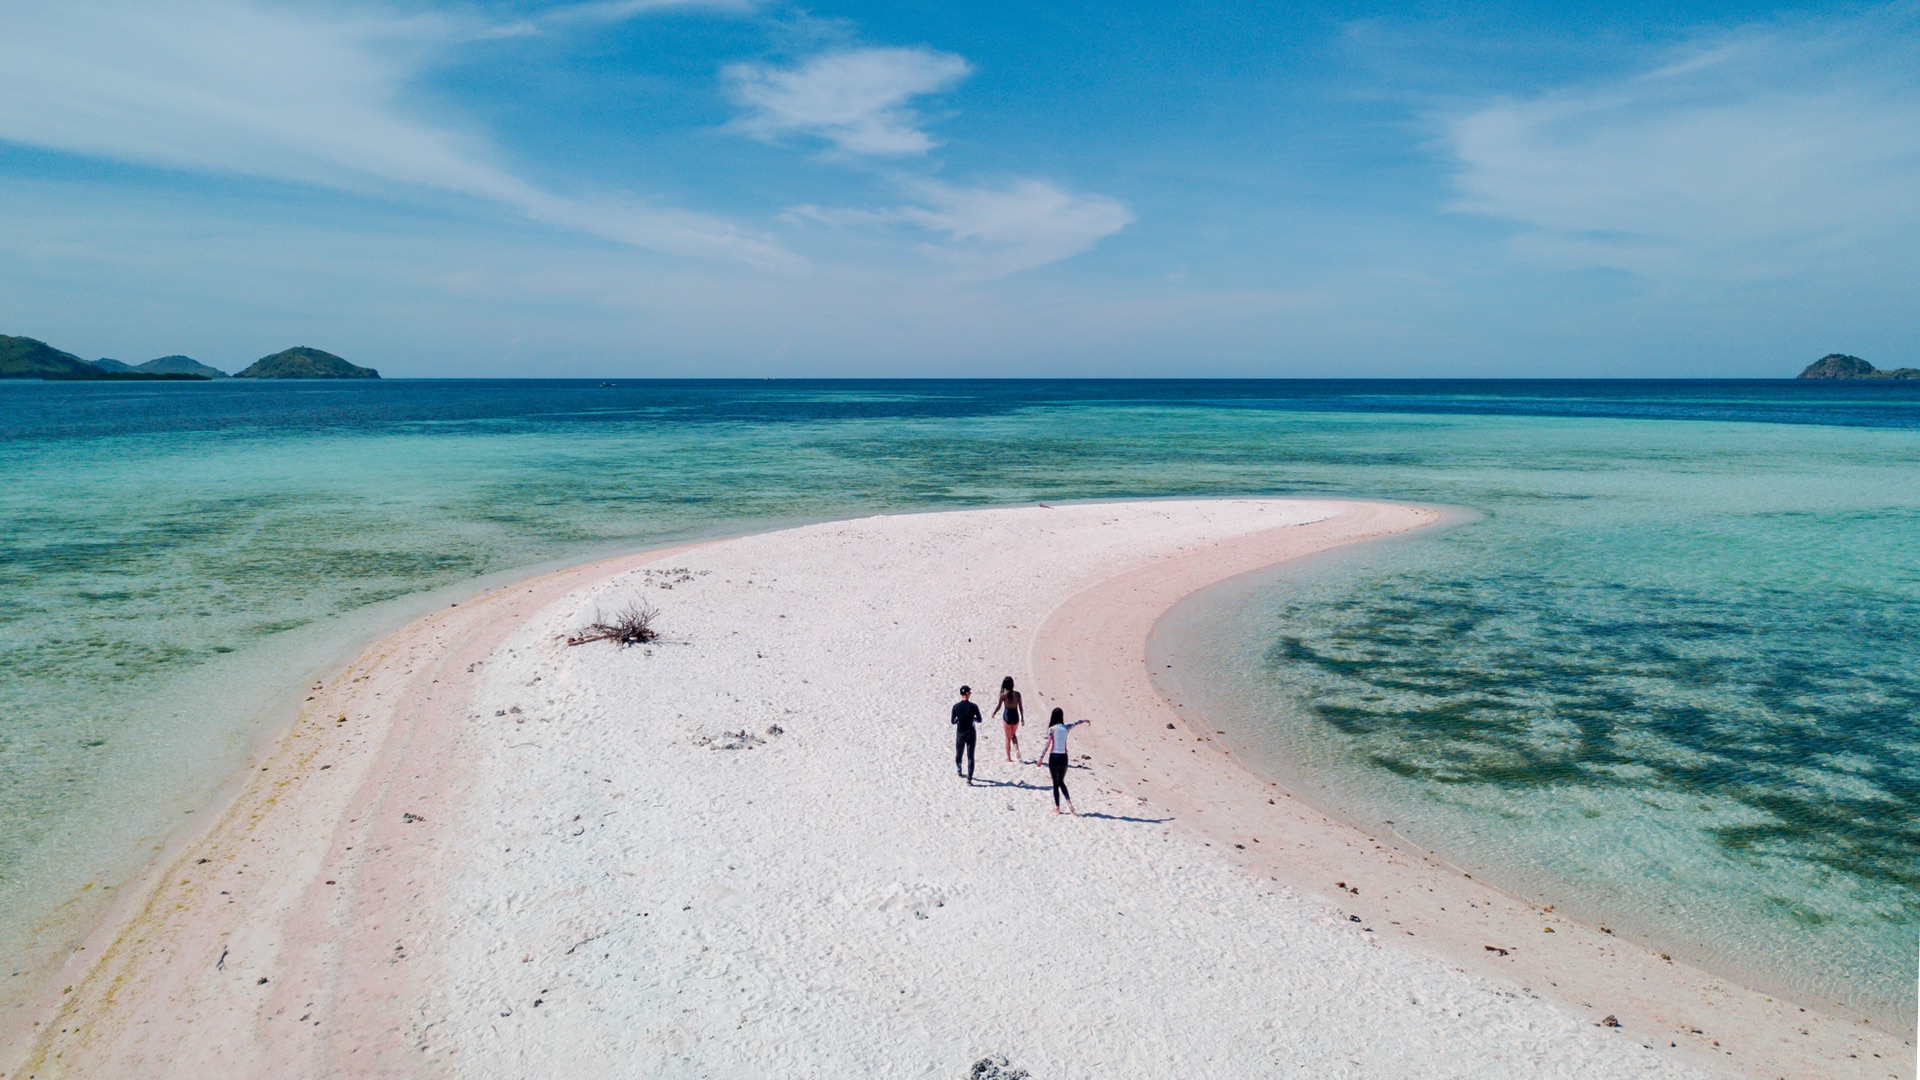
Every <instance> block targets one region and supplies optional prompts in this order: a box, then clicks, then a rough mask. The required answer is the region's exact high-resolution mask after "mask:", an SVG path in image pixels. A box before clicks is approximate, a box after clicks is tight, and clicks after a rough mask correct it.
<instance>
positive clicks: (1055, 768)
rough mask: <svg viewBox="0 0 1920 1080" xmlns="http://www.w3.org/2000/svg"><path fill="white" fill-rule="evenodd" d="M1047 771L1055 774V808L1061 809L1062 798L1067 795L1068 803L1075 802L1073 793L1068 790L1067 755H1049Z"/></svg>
mask: <svg viewBox="0 0 1920 1080" xmlns="http://www.w3.org/2000/svg"><path fill="white" fill-rule="evenodd" d="M1047 771H1048V772H1050V773H1052V774H1053V808H1054V809H1055V810H1058V809H1060V796H1062V795H1065V796H1066V797H1067V801H1068V802H1072V801H1073V793H1072V792H1070V791H1068V790H1067V755H1065V754H1048V755H1047Z"/></svg>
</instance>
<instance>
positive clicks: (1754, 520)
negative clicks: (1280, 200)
mask: <svg viewBox="0 0 1920 1080" xmlns="http://www.w3.org/2000/svg"><path fill="white" fill-rule="evenodd" d="M0 470H3V474H4V476H5V477H6V481H7V482H6V484H5V485H4V488H0V518H3V519H4V521H5V522H6V528H5V530H4V531H3V532H0V703H3V706H4V707H0V959H4V961H5V962H6V964H7V965H9V966H8V967H7V968H6V970H7V971H9V972H21V973H23V974H31V973H32V972H33V971H35V970H39V969H41V968H43V967H44V966H45V965H47V964H49V963H52V962H54V961H56V960H57V959H58V958H59V957H60V956H61V955H62V951H63V950H64V949H66V948H68V947H70V944H71V942H72V940H73V935H74V933H75V932H76V930H77V929H78V928H79V927H81V926H83V925H84V924H85V922H86V920H87V919H88V918H89V917H91V915H92V914H93V913H95V912H97V911H98V910H99V909H100V906H101V905H102V904H103V903H104V902H105V899H104V898H109V897H110V896H111V894H112V892H113V890H114V889H115V888H117V887H119V886H121V885H123V884H124V883H125V882H126V881H127V880H128V879H129V878H130V877H131V876H132V875H133V874H134V873H136V872H137V871H138V869H139V868H140V867H141V866H142V864H143V862H144V860H146V859H148V858H150V857H151V852H152V851H154V850H155V849H156V846H157V845H159V844H161V843H162V842H163V841H164V840H165V838H167V837H168V836H169V835H172V834H174V833H175V832H177V831H178V830H179V829H180V828H181V827H182V824H183V823H191V821H192V815H194V814H195V813H200V812H203V811H204V810H205V809H206V807H207V805H208V802H209V799H210V798H211V795H212V793H213V792H214V790H215V789H216V788H217V786H218V785H219V784H220V783H221V782H222V781H223V780H224V779H225V778H227V777H229V776H230V775H231V774H232V773H233V771H234V770H235V769H236V768H237V766H238V764H239V763H240V762H241V761H242V760H243V759H244V758H245V755H246V754H247V753H248V751H249V750H250V749H251V748H252V747H253V746H254V745H256V743H257V741H258V740H259V739H260V738H261V737H263V735H269V734H271V733H272V731H273V730H274V729H275V724H276V723H278V722H282V721H283V720H284V718H285V716H286V715H287V710H288V709H290V708H291V705H292V703H293V701H294V699H295V696H296V692H297V688H298V687H299V686H300V685H302V683H303V682H304V680H306V679H309V678H310V677H311V676H312V675H313V674H314V673H315V672H316V671H318V670H320V669H321V668H323V667H324V666H325V665H326V664H327V663H328V662H330V661H334V660H338V659H340V658H341V656H342V654H343V652H345V651H346V650H349V649H350V648H351V647H352V645H353V643H354V642H356V641H358V640H360V639H362V638H364V637H365V636H366V635H367V634H370V633H374V632H378V631H380V630H383V629H386V628H389V627H392V626H394V625H396V624H398V623H399V622H400V621H402V620H404V619H405V618H406V617H408V616H409V615H411V614H413V613H415V612H418V611H421V610H425V609H426V608H427V607H429V606H432V605H434V604H437V603H440V602H442V601H443V600H444V598H445V597H446V596H449V595H457V594H458V593H459V592H460V591H462V590H470V589H472V588H473V587H474V583H475V582H476V581H481V580H498V579H500V578H501V577H503V576H506V575H510V574H513V573H516V572H522V571H525V570H527V569H529V568H533V567H538V566H543V565H552V564H555V563H558V562H563V561H568V560H577V559H583V558H587V557H590V556H594V555H598V554H603V553H608V552H612V551H617V550H623V549H628V548H633V547H638V546H643V545H650V544H657V543H663V542H667V541H671V540H674V539H678V538H684V537H690V536H701V535H716V534H728V533H739V532H747V531H754V530H758V529H762V528H768V527H773V526H778V525H783V524H789V523H795V522H802V521H814V520H823V519H830V518H837V517H843V516H850V515H864V514H870V513H874V512H877V511H899V510H910V509H923V508H924V509H936V508H955V507H973V506H997V505H1006V504H1013V503H1021V502H1028V501H1037V500H1046V501H1058V500H1070V499H1117V498H1132V497H1152V496H1210V495H1268V494H1271V495H1292V494H1341V495H1354V496H1363V497H1369V498H1382V499H1409V500H1415V501H1420V502H1427V503H1436V504H1444V505H1447V506H1451V507H1458V508H1461V509H1462V510H1463V511H1465V513H1463V514H1462V515H1461V516H1460V520H1459V523H1457V524H1455V525H1453V526H1451V527H1449V528H1446V529H1442V530H1437V531H1431V532H1428V533H1423V534H1419V535H1416V536H1413V537H1409V538H1405V539H1401V540H1396V541H1392V542H1389V543H1386V544H1381V545H1376V546H1373V547H1371V548H1368V549H1365V550H1362V551H1357V552H1352V553H1348V554H1345V555H1341V556H1337V557H1333V558H1329V559H1323V560H1318V561H1316V562H1314V563H1312V564H1311V565H1307V566H1303V567H1296V568H1291V569H1288V570H1285V571H1283V572H1279V573H1274V574H1269V575H1265V576H1260V577H1257V578H1253V579H1247V580H1245V581H1242V582H1237V583H1235V584H1234V585H1233V586H1231V587H1228V588H1226V589H1224V590H1222V591H1220V592H1219V594H1218V595H1210V596H1207V597H1201V598H1196V601H1195V602H1194V604H1193V605H1189V606H1187V607H1186V608H1183V612H1185V616H1184V617H1185V619H1186V622H1185V623H1183V629H1182V630H1181V632H1180V633H1178V634H1170V635H1169V637H1168V640H1167V641H1165V642H1161V643H1158V644H1157V645H1156V647H1157V648H1167V649H1174V650H1182V652H1181V655H1182V656H1183V657H1185V658H1189V659H1191V661H1192V663H1191V664H1190V665H1183V666H1182V670H1183V671H1187V672H1188V677H1190V678H1198V679H1200V680H1201V681H1202V682H1203V683H1204V684H1205V685H1204V686H1199V687H1189V688H1187V689H1190V690H1193V691H1194V692H1195V693H1196V694H1197V695H1204V696H1205V697H1206V699H1207V700H1208V701H1209V702H1210V703H1211V706H1212V707H1213V708H1214V709H1216V710H1217V712H1218V713H1219V714H1220V715H1221V716H1222V717H1224V718H1227V719H1225V720H1223V723H1232V724H1233V725H1234V728H1233V731H1234V735H1233V737H1232V739H1231V740H1230V741H1233V742H1235V743H1236V744H1237V745H1238V747H1239V748H1240V749H1242V750H1243V752H1244V753H1246V754H1247V756H1248V760H1249V761H1251V762H1253V763H1255V764H1256V766H1257V767H1263V768H1271V769H1272V770H1273V771H1275V772H1276V773H1283V774H1285V775H1286V776H1287V777H1288V779H1289V780H1290V781H1292V782H1294V783H1298V784H1300V785H1301V786H1302V787H1303V788H1305V789H1306V790H1308V791H1309V792H1311V793H1312V795H1313V796H1314V797H1315V798H1318V799H1320V800H1321V801H1323V802H1324V803H1325V804H1327V805H1328V806H1330V807H1331V808H1333V809H1335V810H1338V811H1340V812H1343V813H1347V814H1350V815H1352V816H1354V817H1355V818H1357V819H1360V820H1364V821H1367V822H1369V823H1373V822H1376V821H1378V822H1388V821H1391V822H1393V825H1392V826H1391V827H1392V828H1394V829H1395V830H1396V831H1398V832H1400V833H1401V834H1403V835H1404V836H1406V837H1407V838H1408V839H1409V840H1411V841H1413V842H1416V843H1419V844H1421V845H1423V846H1426V847H1429V848H1432V849H1434V850H1436V851H1439V852H1440V853H1442V854H1443V855H1446V856H1447V857H1449V858H1453V859H1455V860H1456V861H1458V862H1460V863H1462V864H1463V865H1471V866H1474V867H1477V868H1479V869H1478V871H1477V872H1478V873H1484V874H1485V875H1487V876H1489V877H1491V878H1493V879H1494V880H1496V881H1499V882H1501V883H1503V884H1505V885H1507V886H1508V887H1509V888H1512V889H1513V890H1515V891H1517V892H1521V893H1523V894H1526V895H1529V896H1535V897H1538V898H1540V899H1541V900H1542V901H1543V902H1552V903H1557V904H1558V905H1560V907H1561V908H1562V910H1569V911H1574V912H1577V913H1582V914H1585V915H1586V916H1587V917H1589V918H1591V919H1594V920H1599V921H1607V922H1608V924H1609V925H1616V926H1618V927H1620V928H1621V930H1622V932H1623V933H1625V934H1626V935H1628V936H1631V937H1633V938H1635V939H1638V940H1642V941H1644V942H1646V943H1648V944H1651V945H1654V946H1656V947H1658V948H1660V949H1661V950H1662V951H1671V952H1673V953H1674V954H1675V955H1676V956H1678V957H1680V958H1682V959H1688V960H1693V961H1696V962H1699V963H1702V964H1704V965H1706V966H1708V967H1712V968H1715V969H1717V970H1722V971H1726V972H1729V973H1732V974H1734V975H1736V976H1737V977H1740V978H1745V979H1748V980H1750V981H1753V982H1755V983H1756V984H1759V985H1763V986H1766V987H1770V988H1778V989H1780V990H1781V992H1784V993H1790V994H1792V995H1794V996H1796V997H1797V998H1798V999H1799V1000H1802V1001H1804V1002H1807V1003H1809V1004H1821V1005H1826V1006H1839V1007H1840V1008H1842V1009H1844V1010H1846V1011H1849V1012H1856V1013H1860V1014H1863V1015H1867V1016H1871V1017H1873V1018H1874V1020H1875V1022H1876V1023H1889V1024H1894V1025H1904V1026H1906V1027H1911V1025H1912V1023H1913V1020H1912V1017H1913V1012H1914V986H1915V956H1916V943H1917V942H1920V383H1809V382H1793V381H1754V382H1686V381H1673V382H1624V381H1567V382H1562V381H1537V382H1535V381H1498V382H1482V381H1462V382H1453V381H1406V382H1396V381H1271V382H1269V381H1131V380H1128V381H1119V380H1116V381H1060V382H1052V381H1004V382H1002V381H857V382H837V381H821V382H808V381H778V382H774V381H765V382H735V381H724V382H722V381H716V382H698V381H691V382H689V381H673V382H650V381H625V380H616V381H615V384H614V385H601V384H600V383H599V382H596V381H400V380H394V381H380V382H366V383H360V382H337V383H336V382H305V383H255V382H238V381H223V382H215V383H191V384H182V383H164V384H138V383H114V384H105V383H96V384H88V383H37V382H10V383H0ZM1194 672H1198V673H1199V674H1197V675H1196V674H1194ZM13 977H14V978H21V977H22V976H13ZM0 997H4V994H0Z"/></svg>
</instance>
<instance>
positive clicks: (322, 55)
mask: <svg viewBox="0 0 1920 1080" xmlns="http://www.w3.org/2000/svg"><path fill="white" fill-rule="evenodd" d="M628 6H631V5H628ZM484 30H485V28H484V27H479V26H474V25H465V24H461V23H459V22H457V21H456V20H451V19H446V18H440V17H431V16H428V17H414V18H402V17H399V16H393V17H388V18H381V17H369V16H364V15H363V16H357V17H346V16H340V15H334V16H329V15H326V14H322V13H319V12H315V11H312V10H307V9H301V8H298V7H294V6H280V5H274V6H267V5H262V4H254V3H247V2H244V0H186V2H183V3H170V4H165V5H160V4H150V3H145V2H139V0H118V2H96V3H88V4H9V5H7V6H6V7H5V8H4V9H0V140H5V141H9V142H15V143H21V144H26V145H31V146H38V147H44V148H48V149H52V150H58V151H65V152H69V153H77V154H85V155H91V156H97V157H101V158H108V159H114V160H120V161H130V162H137V163H141V164H146V165H157V166H162V167H166V168H173V169H182V170H190V171H198V172H207V173H225V174H239V175H245V176H253V177H263V178H268V179H273V180H281V181H289V182H293V183H299V184H307V185H314V186H319V187H329V188H336V189H343V190H349V191H355V192H362V193H369V194H384V195H417V194H419V193H423V192H437V193H442V194H451V195H456V196H464V197H467V198H471V199H477V200H482V201H485V202H488V203H492V204H496V205H499V206H504V207H507V208H510V209H512V210H515V211H517V212H519V213H521V214H524V215H525V216H527V217H528V218H531V219H533V220H535V221H539V222H544V223H547V224H551V225H556V226H560V227H563V228H567V229H573V230H578V231H581V232H584V233H588V234H590V235H595V236H599V237H603V238H606V239H610V240H614V241H616V242H618V243H623V244H630V245H633V246H636V247H641V248H646V249H651V250H655V251H662V252H668V253H672V254H681V255H692V256H697V257H706V258H723V259H737V260H742V261H746V262H749V263H754V264H758V265H766V266H787V265H793V264H795V263H796V262H797V260H796V259H795V258H794V257H793V256H792V255H790V254H788V253H787V252H785V251H784V250H782V249H781V248H780V247H779V246H778V245H777V244H775V243H773V242H772V241H770V240H768V239H766V238H764V237H760V236H757V235H754V234H753V233H751V232H750V231H748V230H745V229H742V228H740V227H739V226H737V225H735V224H733V223H730V222H728V221H725V220H723V219H720V218H716V217H712V216H709V215H704V214H698V213H691V212H684V211H675V210H663V209H660V208H657V207H653V206H649V205H647V204H645V203H643V202H640V201H638V200H617V201H612V200H610V201H603V202H600V203H585V202H582V201H579V200H575V199H570V198H567V197H564V196H561V195H558V194H555V193H553V192H550V191H547V190H544V189H542V188H540V187H538V186H536V185H534V184H531V183H529V182H527V181H526V180H523V179H521V178H520V177H519V176H517V175H515V174H514V172H513V171H512V170H510V169H508V168H507V167H506V166H505V165H503V164H501V163H500V162H499V161H497V160H496V155H495V154H494V153H493V152H492V151H491V150H490V149H489V147H488V146H487V143H486V141H485V140H484V139H483V138H481V137H479V136H478V135H475V134H472V133H467V132H462V131H460V130H457V129H455V128H453V127H450V126H448V125H447V124H445V123H434V122H431V121H429V120H426V119H423V118H421V117H419V116H417V115H415V114H414V113H413V112H412V111H410V110H408V109H407V108H406V107H405V106H404V103H403V98H404V97H405V90H406V87H407V84H408V81H409V79H410V78H411V77H412V75H413V72H414V68H415V66H416V65H417V64H418V63H419V62H420V59H421V57H422V56H423V55H425V54H427V53H428V52H430V51H431V50H432V49H434V48H436V47H439V46H441V45H443V44H444V43H446V42H448V41H453V40H458V39H460V38H466V37H474V36H482V34H483V32H484Z"/></svg>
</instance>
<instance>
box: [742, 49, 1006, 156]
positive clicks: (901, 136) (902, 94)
mask: <svg viewBox="0 0 1920 1080" xmlns="http://www.w3.org/2000/svg"><path fill="white" fill-rule="evenodd" d="M972 70H973V69H972V67H971V66H970V65H969V64H968V63H967V62H966V60H964V59H962V58H961V57H958V56H955V55H953V54H951V53H941V52H933V51H931V50H928V49H904V48H886V49H846V50H842V51H839V52H830V53H823V54H821V55H819V56H815V57H813V58H811V59H809V60H807V61H806V62H805V63H802V64H801V65H799V66H798V67H791V68H777V67H771V66H768V65H765V64H735V65H732V66H730V67H728V68H727V69H726V70H725V72H724V74H725V76H726V80H727V82H728V84H729V88H730V90H731V92H732V94H733V97H734V99H735V100H736V101H738V102H739V103H740V104H741V105H743V106H745V107H746V108H747V109H748V110H749V112H748V113H747V115H745V116H743V117H741V118H740V119H739V120H738V121H736V122H735V124H734V126H735V127H736V128H737V129H738V130H740V131H744V132H746V133H748V134H750V135H753V136H754V137H756V138H761V139H768V140H774V139H779V138H781V137H784V136H788V135H803V136H811V137H814V138H818V139H823V140H825V141H827V142H829V143H831V144H833V146H834V147H836V148H837V149H839V150H842V151H845V152H847V153H852V154H870V155H879V156H892V155H906V154H924V153H926V152H927V151H928V150H931V149H933V146H934V142H933V139H932V138H931V137H929V136H928V135H927V133H926V132H925V131H922V130H921V122H920V117H919V115H918V114H917V113H915V112H914V110H913V108H912V106H911V102H912V101H913V100H914V99H915V98H919V97H924V96H926V95H928V94H934V93H938V92H940V91H942V90H946V89H949V88H950V87H952V86H954V85H955V84H957V83H959V82H960V80H962V79H964V78H966V77H967V75H968V74H969V73H970V72H971V71H972Z"/></svg>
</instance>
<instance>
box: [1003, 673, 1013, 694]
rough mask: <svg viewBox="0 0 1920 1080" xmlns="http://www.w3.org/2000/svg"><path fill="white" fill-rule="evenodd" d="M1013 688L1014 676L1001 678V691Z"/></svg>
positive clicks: (1004, 691)
mask: <svg viewBox="0 0 1920 1080" xmlns="http://www.w3.org/2000/svg"><path fill="white" fill-rule="evenodd" d="M1011 689H1013V676H1011V675H1009V676H1007V677H1006V678H1004V679H1001V680H1000V692H1001V693H1003V694H1004V693H1006V692H1007V691H1009V690H1011Z"/></svg>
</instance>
